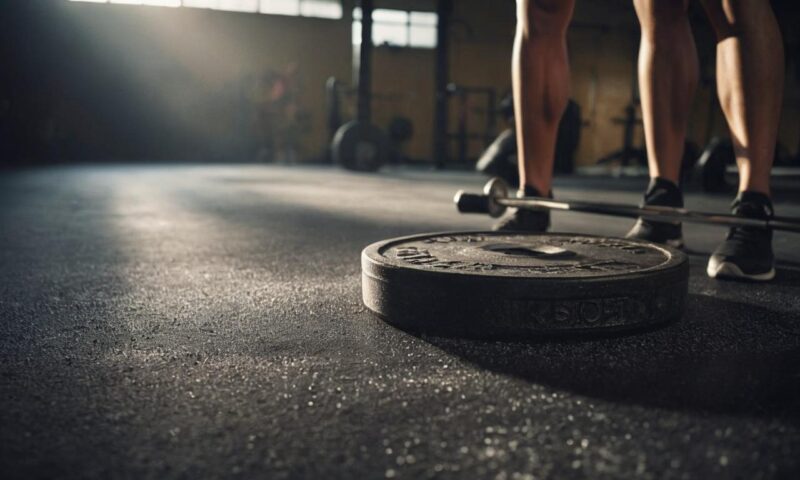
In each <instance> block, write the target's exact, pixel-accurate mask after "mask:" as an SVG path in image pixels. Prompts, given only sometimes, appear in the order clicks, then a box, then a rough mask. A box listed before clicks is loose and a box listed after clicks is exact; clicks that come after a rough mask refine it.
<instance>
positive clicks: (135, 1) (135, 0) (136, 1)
mask: <svg viewBox="0 0 800 480" xmlns="http://www.w3.org/2000/svg"><path fill="white" fill-rule="evenodd" d="M111 3H119V4H123V5H141V4H142V0H111Z"/></svg>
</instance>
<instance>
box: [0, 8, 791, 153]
mask: <svg viewBox="0 0 800 480" xmlns="http://www.w3.org/2000/svg"><path fill="white" fill-rule="evenodd" d="M343 3H344V12H345V15H344V18H343V19H342V20H326V19H314V18H303V17H284V16H271V15H261V14H251V13H231V12H222V11H211V10H202V9H191V8H178V9H171V8H158V7H141V6H125V5H102V4H92V3H74V2H68V1H66V0H27V1H7V2H0V62H2V65H3V68H2V69H0V154H2V162H4V163H12V162H14V163H19V162H21V161H47V162H53V161H78V160H80V161H92V160H100V161H108V160H137V161H140V160H153V161H159V160H192V161H242V160H245V161H247V160H257V159H259V158H260V156H259V155H260V152H259V149H260V145H262V144H263V143H264V139H263V138H262V137H263V130H264V129H266V128H268V127H275V126H274V125H271V126H270V125H265V123H264V122H265V121H266V120H265V119H264V118H263V110H264V108H265V107H264V106H265V105H266V104H268V103H270V100H269V98H270V96H271V95H273V93H274V92H273V91H272V87H271V85H273V84H274V83H275V82H274V79H275V78H276V77H283V78H284V79H288V80H287V81H289V83H290V84H291V86H290V89H289V90H290V92H288V94H289V95H290V96H291V97H292V98H293V100H292V102H293V103H292V106H291V110H293V113H292V114H291V115H292V116H293V118H294V120H293V122H294V123H293V124H292V125H290V126H289V127H286V126H285V125H283V126H281V127H282V128H283V129H282V130H281V131H280V135H283V134H287V135H290V136H292V138H294V139H295V140H294V144H295V145H296V146H297V150H298V151H297V152H296V160H298V161H302V160H313V159H315V158H319V156H320V154H321V153H322V152H323V150H324V148H325V146H326V143H327V139H328V138H327V135H328V132H327V130H326V125H325V111H324V108H325V107H324V105H325V98H324V88H323V85H324V83H325V80H326V79H327V78H328V77H330V76H336V77H337V78H340V79H342V80H343V81H345V82H347V83H349V82H350V81H351V78H352V58H353V56H352V55H353V48H352V45H351V35H352V33H351V28H352V27H351V19H350V18H349V12H350V11H351V10H352V7H353V6H354V5H355V0H345V1H344V2H343ZM376 7H378V8H397V9H412V10H430V11H432V10H434V9H435V2H434V1H433V0H376ZM453 8H454V11H453V15H452V16H453V22H452V26H451V29H450V31H449V34H448V36H449V39H450V42H449V46H450V81H452V82H454V83H456V84H458V85H462V86H468V87H490V88H493V89H495V90H496V91H497V92H498V98H499V96H501V95H502V94H503V93H504V92H506V91H508V89H509V88H510V78H509V77H510V74H509V72H510V56H511V47H512V43H513V35H514V25H515V4H514V1H513V0H502V1H498V2H486V1H485V0H456V1H454V2H453ZM693 15H694V16H695V17H696V20H697V21H696V22H694V23H695V24H696V26H697V28H696V36H697V39H698V42H697V43H698V46H699V47H700V56H701V61H703V63H704V66H705V68H706V69H708V68H712V69H713V63H712V59H713V51H714V42H713V38H712V37H711V35H710V32H709V30H708V27H707V25H706V23H705V19H704V18H703V17H702V14H701V13H699V12H693ZM784 34H785V35H787V36H792V35H793V36H795V37H796V36H797V34H796V32H794V30H793V29H792V28H786V27H785V28H784ZM568 42H569V47H570V55H571V56H570V63H571V66H572V71H573V75H572V96H573V98H574V99H575V100H576V101H577V102H578V103H579V104H580V106H581V108H582V116H583V119H584V128H583V129H582V132H581V133H582V136H581V144H580V147H579V150H578V153H577V158H576V160H577V163H578V165H591V164H593V163H594V161H595V160H596V159H597V158H599V157H601V156H603V155H605V154H607V153H609V152H611V151H614V150H616V149H618V148H620V146H621V144H622V136H623V129H622V126H621V125H620V124H618V123H615V120H614V119H615V118H619V117H621V116H622V115H623V113H624V108H625V106H626V105H627V104H628V102H629V101H630V99H631V94H632V92H631V88H632V82H633V80H634V70H633V68H634V64H635V63H634V62H635V60H634V58H635V54H636V49H637V43H638V27H637V24H636V19H635V17H634V14H633V10H632V8H631V4H630V1H628V0H604V1H578V3H577V7H576V12H575V19H574V22H573V25H572V27H571V28H570V30H569V37H568ZM795 43H796V39H795ZM434 55H435V54H434V51H433V50H425V49H405V48H404V49H398V48H390V47H377V48H375V49H374V59H373V62H374V63H373V66H374V68H373V72H374V78H373V87H374V93H375V99H374V101H373V117H374V119H375V122H376V123H377V124H379V125H381V126H384V127H385V126H386V125H387V123H388V122H389V120H390V119H391V118H392V117H393V116H395V115H403V116H406V117H409V118H410V119H411V120H412V121H413V123H414V130H415V133H414V137H413V138H412V139H411V141H410V142H409V143H408V144H407V145H406V146H405V147H406V153H407V154H408V155H409V156H410V157H412V158H415V159H422V160H426V161H434V160H435V159H433V158H431V151H432V144H433V139H432V133H433V130H434V128H433V108H434V98H435V93H434V61H435V60H434ZM795 56H796V55H795ZM790 61H791V58H790ZM797 63H798V62H796V61H794V63H792V64H790V68H789V70H788V72H787V82H786V101H785V107H784V111H783V122H782V125H781V141H782V143H784V144H785V145H786V146H787V147H788V148H789V149H790V150H791V151H795V150H796V146H797V144H798V133H800V132H798V128H797V125H798V119H799V118H800V111H799V110H800V109H798V107H797V105H799V104H800V97H798V92H797V90H798V89H797V88H796V85H797V77H798V75H797V70H796V68H793V67H791V65H797ZM709 87H710V85H708V84H705V85H703V84H701V86H700V88H699V89H698V93H697V97H696V100H695V103H694V106H693V114H692V118H691V124H690V137H691V138H692V139H694V140H695V141H696V142H697V143H699V144H701V145H702V144H704V143H705V142H706V140H707V137H708V135H709V134H714V133H717V134H718V133H724V131H725V127H724V121H723V119H722V117H721V115H720V113H719V107H718V106H715V105H713V104H711V102H710V100H711V92H712V90H711V89H710V88H709ZM273 103H276V102H273ZM277 103H279V104H280V102H277ZM452 103H455V102H452ZM281 105H283V106H281ZM451 106H452V107H453V108H451V126H450V130H451V131H452V130H454V128H455V125H454V122H455V118H456V117H455V116H456V114H457V110H456V109H455V106H454V105H451ZM279 107H280V108H284V107H285V104H280V105H279ZM470 107H471V112H472V114H473V115H474V118H473V119H471V120H473V124H474V125H475V126H478V125H479V124H480V123H481V122H482V121H483V120H482V119H485V115H486V114H487V112H485V111H482V110H481V109H482V108H483V105H482V104H478V103H476V104H475V105H471V106H470ZM350 108H351V109H350V115H354V113H355V112H354V111H353V110H352V107H350ZM283 113H285V112H283ZM709 114H710V115H711V118H712V119H713V120H714V121H713V122H712V123H711V124H709V122H708V119H709ZM709 125H710V126H711V129H710V131H709ZM284 127H285V128H284ZM502 128H504V125H503V123H502V122H501V121H499V122H498V125H497V129H498V131H499V130H500V129H502ZM287 132H288V133H287ZM280 135H279V136H280ZM636 142H637V144H638V145H642V144H643V138H642V130H641V128H637V135H636ZM451 147H452V146H451ZM481 148H482V144H481V143H480V142H472V143H471V144H470V155H471V156H472V157H477V156H478V154H479V152H480V150H481Z"/></svg>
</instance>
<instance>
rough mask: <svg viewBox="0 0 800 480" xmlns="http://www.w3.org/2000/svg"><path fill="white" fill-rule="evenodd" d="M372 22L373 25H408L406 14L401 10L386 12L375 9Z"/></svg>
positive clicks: (381, 9)
mask: <svg viewBox="0 0 800 480" xmlns="http://www.w3.org/2000/svg"><path fill="white" fill-rule="evenodd" d="M372 20H374V21H375V23H378V22H380V23H403V24H405V23H408V12H404V11H402V10H386V9H383V8H377V9H375V11H374V12H372Z"/></svg>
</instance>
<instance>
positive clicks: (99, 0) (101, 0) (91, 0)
mask: <svg viewBox="0 0 800 480" xmlns="http://www.w3.org/2000/svg"><path fill="white" fill-rule="evenodd" d="M69 1H70V2H86V3H108V0H69Z"/></svg>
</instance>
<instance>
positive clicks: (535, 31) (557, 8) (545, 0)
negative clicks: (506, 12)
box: [517, 0, 575, 40]
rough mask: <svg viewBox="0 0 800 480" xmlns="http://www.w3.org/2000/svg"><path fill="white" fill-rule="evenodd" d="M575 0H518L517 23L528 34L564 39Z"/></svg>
mask: <svg viewBox="0 0 800 480" xmlns="http://www.w3.org/2000/svg"><path fill="white" fill-rule="evenodd" d="M574 4H575V1H574V0H517V25H518V28H519V30H520V31H521V32H522V33H523V34H524V35H526V36H536V37H540V38H541V37H545V38H553V39H559V40H561V39H563V38H564V37H565V36H566V32H567V27H568V26H569V21H570V19H571V18H572V10H573V7H574Z"/></svg>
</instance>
